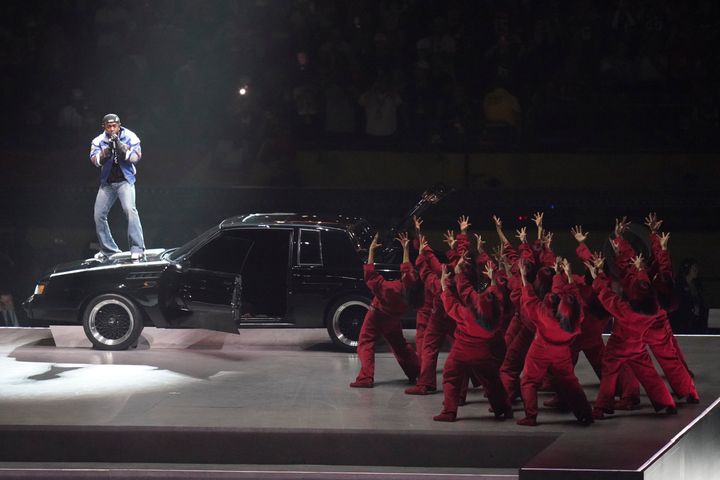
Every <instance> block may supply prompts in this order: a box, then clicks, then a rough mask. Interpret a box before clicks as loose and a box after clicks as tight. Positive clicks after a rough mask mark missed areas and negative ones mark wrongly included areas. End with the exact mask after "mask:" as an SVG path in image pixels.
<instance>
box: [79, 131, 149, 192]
mask: <svg viewBox="0 0 720 480" xmlns="http://www.w3.org/2000/svg"><path fill="white" fill-rule="evenodd" d="M118 138H119V139H120V141H121V142H122V143H124V144H125V145H127V146H128V147H130V149H129V150H128V151H127V153H126V154H125V155H122V154H120V158H118V164H119V165H120V169H121V170H122V172H123V175H124V176H125V179H126V180H127V181H128V183H129V184H130V185H133V184H134V183H135V173H136V172H137V170H136V169H135V164H136V163H137V162H139V161H140V158H142V150H141V148H140V138H139V137H138V136H137V135H135V133H134V132H132V131H130V130H128V129H127V128H125V127H120V132H119V133H118ZM109 141H110V136H109V135H108V134H107V133H105V132H103V133H101V134H100V135H98V136H97V137H95V138H93V140H92V142H91V143H90V162H91V163H92V164H93V165H95V166H96V167H99V168H100V185H107V180H108V177H109V176H110V170H111V169H112V164H113V162H114V160H115V159H114V158H113V157H110V158H108V159H107V161H106V162H105V163H104V164H103V165H100V161H99V154H100V150H101V149H103V148H105V147H106V146H107V145H108V144H109ZM116 155H117V153H116Z"/></svg>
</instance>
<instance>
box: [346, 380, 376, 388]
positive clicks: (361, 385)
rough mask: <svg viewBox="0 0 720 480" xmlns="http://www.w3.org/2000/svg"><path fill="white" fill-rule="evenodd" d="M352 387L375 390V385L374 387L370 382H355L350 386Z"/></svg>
mask: <svg viewBox="0 0 720 480" xmlns="http://www.w3.org/2000/svg"><path fill="white" fill-rule="evenodd" d="M350 386H351V387H352V388H373V387H374V386H375V385H373V382H368V381H364V382H358V381H355V382H352V383H351V384H350Z"/></svg>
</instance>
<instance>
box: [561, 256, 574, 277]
mask: <svg viewBox="0 0 720 480" xmlns="http://www.w3.org/2000/svg"><path fill="white" fill-rule="evenodd" d="M560 267H562V269H563V272H565V275H566V276H567V278H568V281H569V282H571V283H572V269H571V267H570V261H569V260H568V259H567V258H563V260H562V262H561V263H560Z"/></svg>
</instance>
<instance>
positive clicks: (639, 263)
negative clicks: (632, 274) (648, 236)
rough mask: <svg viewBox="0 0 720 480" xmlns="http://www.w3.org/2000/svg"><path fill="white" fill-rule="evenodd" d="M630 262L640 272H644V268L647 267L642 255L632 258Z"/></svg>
mask: <svg viewBox="0 0 720 480" xmlns="http://www.w3.org/2000/svg"><path fill="white" fill-rule="evenodd" d="M630 262H631V263H632V264H633V266H634V267H635V268H636V269H637V271H638V272H640V271H642V269H643V267H644V266H645V259H644V258H643V256H642V253H641V254H639V255H636V256H634V257H633V258H631V259H630Z"/></svg>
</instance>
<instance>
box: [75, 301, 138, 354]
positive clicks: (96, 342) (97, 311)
mask: <svg viewBox="0 0 720 480" xmlns="http://www.w3.org/2000/svg"><path fill="white" fill-rule="evenodd" d="M142 318H143V317H142V314H141V312H140V309H139V308H138V307H137V306H136V305H135V304H134V303H133V302H132V301H131V300H129V299H128V298H126V297H124V296H122V295H117V294H114V293H108V294H105V295H100V296H98V297H96V298H94V299H93V300H92V301H91V302H90V303H89V304H88V306H87V307H86V308H85V312H84V313H83V328H84V330H85V335H87V337H88V339H89V340H90V342H92V344H93V348H95V349H97V350H127V349H128V348H129V347H130V346H132V345H133V344H135V343H136V342H137V340H138V338H139V337H140V332H142V329H143V320H142Z"/></svg>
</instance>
